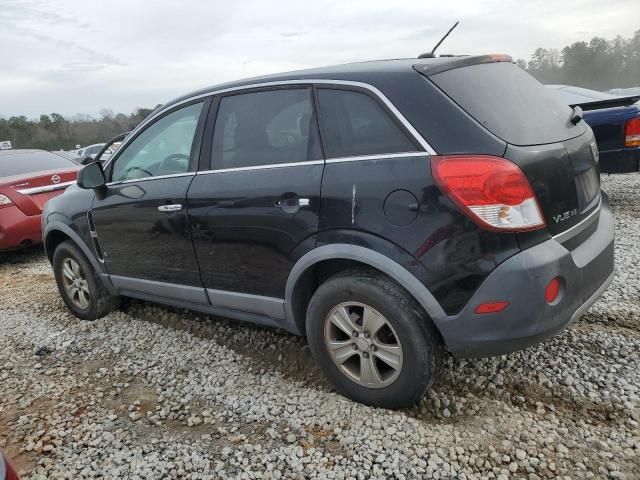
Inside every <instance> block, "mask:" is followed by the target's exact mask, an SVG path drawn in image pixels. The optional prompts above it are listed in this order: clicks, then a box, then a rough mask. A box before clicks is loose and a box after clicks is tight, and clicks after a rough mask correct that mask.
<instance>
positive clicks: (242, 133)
mask: <svg viewBox="0 0 640 480" xmlns="http://www.w3.org/2000/svg"><path fill="white" fill-rule="evenodd" d="M211 110H212V114H211V120H215V121H210V122H209V123H208V124H207V131H206V132H205V139H208V140H209V141H208V142H207V141H206V140H205V145H206V148H203V155H205V153H204V152H206V155H207V156H208V157H209V158H210V162H208V164H207V167H208V168H209V170H206V171H200V172H198V175H197V177H196V178H195V180H194V181H193V183H192V185H191V187H190V189H189V194H188V204H189V219H190V223H191V225H192V230H193V238H194V246H195V249H196V253H197V257H198V262H199V264H200V268H201V272H202V279H203V282H204V285H205V287H206V288H207V291H208V294H209V298H210V299H211V302H212V303H213V304H214V305H218V306H224V307H230V308H238V309H240V310H245V311H254V312H256V313H263V314H268V315H272V316H280V317H282V316H283V315H284V314H283V311H282V308H283V307H282V300H281V299H283V298H284V290H285V284H286V280H287V276H288V274H289V272H290V270H291V268H292V266H293V263H295V261H296V260H297V259H298V258H299V257H300V256H302V255H303V254H304V253H306V252H307V251H309V250H310V249H312V248H313V247H314V246H315V234H316V232H317V229H318V219H319V211H320V185H321V181H322V171H323V168H324V161H323V158H322V157H323V155H322V149H321V146H320V139H319V133H318V127H317V120H316V116H315V111H314V110H315V109H314V107H313V92H312V89H311V88H310V87H309V86H300V85H296V86H295V87H292V88H275V89H274V88H271V89H267V90H261V91H250V92H246V91H245V92H237V93H231V94H227V95H225V96H222V97H221V98H219V99H218V101H217V108H212V109H211ZM214 126H215V128H213V127H214ZM256 296H257V297H256ZM264 297H267V298H264ZM273 299H280V300H279V301H277V300H273ZM271 300H273V301H271Z"/></svg>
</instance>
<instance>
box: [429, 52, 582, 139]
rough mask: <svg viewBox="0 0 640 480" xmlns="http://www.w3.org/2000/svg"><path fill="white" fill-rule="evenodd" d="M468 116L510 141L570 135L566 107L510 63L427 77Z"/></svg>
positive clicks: (573, 130) (578, 129)
mask: <svg viewBox="0 0 640 480" xmlns="http://www.w3.org/2000/svg"><path fill="white" fill-rule="evenodd" d="M429 79H430V80H431V81H432V82H434V83H435V84H436V85H437V86H438V87H440V89H442V90H443V91H444V92H445V93H446V94H447V95H448V96H449V97H450V98H451V99H452V100H453V101H454V102H456V103H457V104H458V105H460V106H461V107H462V108H463V109H464V110H465V111H466V112H467V113H468V114H469V115H471V116H472V117H473V118H475V119H476V120H477V121H478V122H480V123H481V124H482V125H484V126H485V128H487V129H488V130H489V131H490V132H491V133H493V134H494V135H496V136H497V137H499V138H501V139H502V140H504V141H506V142H508V143H511V144H513V145H522V146H524V145H538V144H544V143H555V142H561V141H563V140H568V139H569V138H574V137H577V136H579V135H581V134H582V133H584V131H585V126H584V125H585V124H584V122H580V123H578V125H573V124H572V123H571V122H570V121H569V118H570V116H571V109H570V108H569V107H568V106H567V105H566V104H565V103H564V102H562V101H561V100H559V99H558V98H557V97H556V95H554V93H553V92H551V91H549V89H547V88H545V87H544V85H542V84H541V83H540V82H538V81H537V80H536V79H535V78H533V77H532V76H531V75H529V74H528V73H527V72H525V71H524V70H522V69H521V68H519V67H517V66H515V65H513V64H512V63H506V62H500V63H485V64H478V65H471V66H467V67H463V68H456V69H453V70H446V71H444V72H441V73H437V74H434V75H430V76H429Z"/></svg>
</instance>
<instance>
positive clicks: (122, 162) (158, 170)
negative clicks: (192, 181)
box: [111, 102, 202, 182]
mask: <svg viewBox="0 0 640 480" xmlns="http://www.w3.org/2000/svg"><path fill="white" fill-rule="evenodd" d="M201 111H202V102H199V103H194V104H193V105H189V106H188V107H184V108H181V109H179V110H176V111H174V112H172V113H170V114H168V115H166V116H164V117H163V118H161V119H160V120H158V121H157V122H155V123H154V124H153V125H151V126H150V127H149V128H147V129H146V130H145V131H144V132H142V133H141V134H140V135H138V137H136V138H135V139H134V140H133V141H132V142H131V143H130V144H129V145H127V146H126V147H125V149H124V150H123V151H122V153H121V154H120V155H119V156H118V158H117V159H116V161H115V164H114V165H113V172H112V175H111V181H112V182H122V181H127V180H136V179H140V178H146V177H154V176H161V175H172V174H176V173H185V172H187V171H189V163H190V159H191V150H192V146H193V139H194V135H195V132H196V127H197V125H198V119H199V118H200V113H201Z"/></svg>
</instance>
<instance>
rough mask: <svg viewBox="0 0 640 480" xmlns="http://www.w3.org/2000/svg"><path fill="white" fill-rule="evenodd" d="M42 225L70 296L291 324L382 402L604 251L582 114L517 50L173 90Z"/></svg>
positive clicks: (487, 341) (608, 270) (576, 308)
mask: <svg viewBox="0 0 640 480" xmlns="http://www.w3.org/2000/svg"><path fill="white" fill-rule="evenodd" d="M98 160H99V159H98ZM43 235H44V242H45V248H46V252H47V255H48V257H49V259H50V261H51V263H52V266H53V270H54V273H55V278H56V281H57V284H58V288H59V290H60V294H61V296H62V298H63V300H64V302H65V303H66V305H67V306H68V308H69V309H70V310H71V311H72V312H73V313H74V314H75V315H76V316H77V317H79V318H82V319H87V320H93V319H97V318H99V317H102V316H104V315H106V314H107V313H108V312H110V311H111V310H112V309H114V308H116V307H117V305H118V299H119V298H120V297H133V298H137V299H143V300H147V301H151V302H158V303H162V304H166V305H171V306H174V307H179V308H186V309H191V310H196V311H200V312H205V313H208V314H212V315H220V316H224V317H228V318H232V319H236V320H241V321H249V322H255V323H258V324H262V325H268V326H273V327H280V328H283V329H285V330H288V331H289V332H292V333H295V334H299V335H306V337H307V339H308V342H309V346H310V349H311V352H312V354H313V356H314V358H315V360H316V361H317V362H318V363H319V364H320V365H321V366H322V368H323V370H324V371H325V372H326V375H327V376H328V378H329V379H330V380H331V381H332V383H333V384H334V385H335V387H336V389H337V390H338V391H339V392H340V393H342V394H344V395H346V396H347V397H350V398H352V399H354V400H357V401H359V402H363V403H365V404H369V405H375V406H381V407H386V408H400V407H404V406H407V405H410V404H412V403H415V402H416V401H417V400H418V399H419V398H420V397H421V396H422V395H423V394H424V392H425V390H426V389H427V388H429V387H430V386H431V385H432V383H433V381H434V378H436V377H437V373H438V372H439V370H440V366H441V365H442V363H443V359H444V356H445V355H446V352H447V351H448V352H450V353H451V354H453V355H454V356H458V357H478V356H480V357H482V356H492V355H499V354H505V353H508V352H512V351H515V350H519V349H522V348H525V347H527V346H530V345H533V344H535V343H538V342H540V341H542V340H543V339H546V338H547V337H549V336H551V335H553V334H555V333H556V332H558V331H560V330H561V329H562V328H564V327H565V326H567V325H568V324H570V323H571V322H574V321H576V320H577V319H578V318H579V317H580V316H581V315H582V314H583V313H584V312H585V310H586V309H587V308H589V306H591V304H593V303H594V302H595V301H596V300H597V299H598V297H599V296H600V295H601V294H602V292H603V291H604V289H605V288H606V287H607V285H608V284H609V282H610V281H611V279H612V277H613V271H614V261H613V242H614V229H613V219H612V214H611V211H610V209H609V205H608V201H607V196H606V195H605V194H604V193H603V192H601V190H600V177H599V169H598V150H597V147H596V143H595V139H594V136H593V133H592V131H591V129H590V128H589V126H588V125H587V124H586V123H585V122H584V121H582V119H581V116H580V112H579V110H576V109H571V108H569V107H568V106H567V105H565V104H563V103H561V102H560V101H558V100H557V99H556V98H555V96H554V95H553V92H549V91H548V90H547V89H545V88H544V87H543V86H542V85H541V84H540V83H538V82H537V81H536V80H534V79H533V78H532V77H531V76H529V75H528V74H527V73H526V72H524V71H523V70H521V69H520V68H518V67H517V66H516V65H514V64H513V62H512V60H511V58H510V57H508V56H505V55H482V56H460V57H447V58H444V57H439V58H431V59H403V60H389V61H375V62H365V63H357V64H350V65H342V66H336V67H329V68H320V69H311V70H304V71H298V72H293V73H285V74H278V75H272V76H267V77H260V78H254V79H250V80H244V81H238V82H233V83H227V84H224V85H220V86H216V87H212V88H208V89H204V90H200V91H198V92H195V93H192V94H189V95H186V96H183V97H181V98H178V99H176V100H174V101H172V102H170V103H167V104H166V105H164V106H163V107H161V108H159V109H158V110H157V111H155V112H154V113H153V114H152V115H151V116H150V117H149V118H147V119H146V120H145V121H144V122H143V123H142V124H141V125H139V126H138V127H137V128H136V129H135V130H134V131H133V132H132V133H131V134H130V135H129V136H128V137H127V139H126V140H125V141H124V143H123V144H122V146H121V147H120V148H119V149H118V151H117V152H116V153H115V154H114V155H113V157H112V158H111V159H110V160H109V161H108V162H106V163H105V164H104V165H102V164H101V163H100V162H96V163H92V164H89V165H87V166H85V167H84V169H83V170H81V171H80V173H79V175H78V180H77V186H71V187H69V188H68V189H67V190H66V191H65V193H64V194H63V195H61V196H59V197H57V198H55V199H53V200H51V201H49V202H48V203H47V205H46V208H45V211H44V215H43Z"/></svg>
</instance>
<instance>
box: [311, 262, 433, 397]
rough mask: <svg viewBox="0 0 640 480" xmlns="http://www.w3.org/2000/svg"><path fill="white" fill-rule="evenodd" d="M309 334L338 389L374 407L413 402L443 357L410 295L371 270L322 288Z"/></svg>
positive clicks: (339, 278)
mask: <svg viewBox="0 0 640 480" xmlns="http://www.w3.org/2000/svg"><path fill="white" fill-rule="evenodd" d="M306 330H307V338H308V341H309V347H310V349H311V352H312V354H313V356H314V358H315V359H316V361H317V362H318V363H319V364H320V365H321V366H322V368H323V370H324V371H325V373H326V375H327V377H328V378H329V380H330V381H331V382H332V383H333V384H334V385H335V387H336V389H337V390H338V392H339V393H341V394H343V395H344V396H346V397H348V398H351V399H352V400H355V401H357V402H360V403H364V404H366V405H372V406H376V407H383V408H394V409H395V408H403V407H407V406H410V405H413V404H415V403H416V402H417V401H418V400H420V398H421V397H422V396H423V395H424V393H425V392H426V390H427V389H428V388H430V387H431V385H432V384H433V382H434V380H435V379H436V378H437V376H438V374H439V372H440V369H441V367H442V364H443V360H444V356H445V350H444V345H443V342H442V339H441V337H440V334H439V332H438V331H437V330H436V328H435V326H434V325H433V323H432V322H431V320H430V319H429V318H428V317H427V315H426V314H425V313H424V311H423V310H422V308H421V307H420V306H419V305H418V304H417V303H416V301H415V300H414V299H413V298H412V297H411V295H409V293H407V292H406V291H405V290H404V289H403V288H402V287H400V286H399V285H398V284H396V283H395V282H394V281H392V280H391V279H389V278H388V277H386V276H384V275H382V274H380V273H378V272H375V271H371V270H364V269H363V270H351V271H347V272H344V273H339V274H337V275H335V276H333V277H331V278H329V279H328V280H327V281H326V282H324V283H323V284H322V285H320V287H319V288H318V289H317V290H316V292H315V293H314V295H313V297H312V298H311V301H310V302H309V306H308V309H307V325H306ZM348 330H352V332H348Z"/></svg>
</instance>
